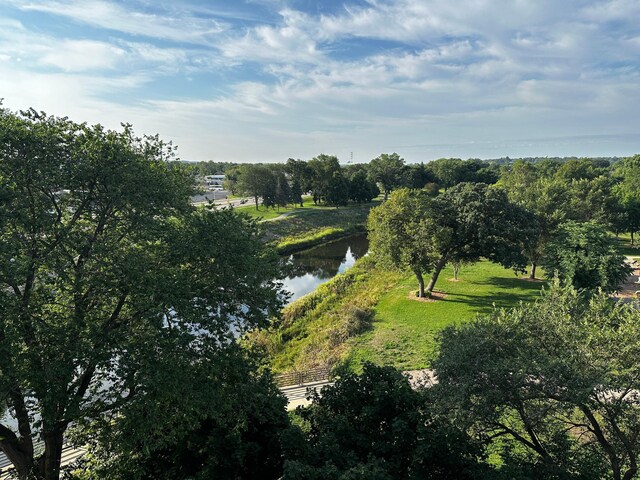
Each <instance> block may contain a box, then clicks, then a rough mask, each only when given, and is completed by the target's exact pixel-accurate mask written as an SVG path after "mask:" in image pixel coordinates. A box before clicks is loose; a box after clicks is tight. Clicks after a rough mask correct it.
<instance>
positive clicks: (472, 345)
mask: <svg viewBox="0 0 640 480" xmlns="http://www.w3.org/2000/svg"><path fill="white" fill-rule="evenodd" d="M638 338H640V311H638V310H637V309H636V308H634V307H633V306H632V305H625V304H621V303H616V302H614V301H612V300H611V299H610V298H609V297H608V296H607V295H606V294H598V295H596V296H594V297H590V298H589V297H587V296H584V295H581V294H580V293H578V292H577V291H576V290H575V289H573V287H571V286H568V287H564V288H560V287H559V286H558V285H556V286H555V287H554V288H553V289H552V290H551V291H550V292H548V293H546V294H545V295H544V296H543V297H542V298H541V299H540V300H539V301H537V302H535V303H531V304H525V305H522V306H520V307H519V308H516V309H510V310H496V311H495V312H494V313H492V314H491V315H488V316H484V317H480V318H478V319H477V320H475V321H474V322H471V323H468V324H463V325H461V326H458V327H450V328H447V329H446V330H444V332H443V333H442V336H441V345H440V351H439V354H438V357H437V359H436V360H435V362H434V364H433V365H434V368H435V369H436V372H437V375H438V380H439V384H438V385H437V386H436V387H435V388H436V389H437V390H438V395H440V396H441V399H442V401H443V402H444V405H445V406H446V407H447V408H449V409H450V411H451V412H452V414H453V415H455V416H457V417H458V418H459V419H460V421H462V422H464V423H466V424H468V425H469V428H470V431H473V432H476V434H477V435H479V436H481V437H487V436H488V437H489V438H492V439H496V440H497V441H498V443H497V444H496V445H498V446H499V447H500V448H501V450H502V455H504V458H507V461H508V463H507V466H506V468H507V470H509V469H519V470H520V472H519V475H515V474H513V475H512V476H510V477H509V478H513V477H516V478H518V477H525V478H558V479H599V478H613V479H616V480H621V479H625V480H630V479H631V478H635V476H636V474H637V472H638V454H640V403H639V402H640V399H639V398H638V391H640V381H639V379H640V367H639V365H638V362H637V359H638V355H639V354H640V342H638ZM434 393H435V392H434ZM499 439H503V440H506V443H504V441H503V442H502V443H500V441H499ZM523 472H524V473H526V474H523Z"/></svg>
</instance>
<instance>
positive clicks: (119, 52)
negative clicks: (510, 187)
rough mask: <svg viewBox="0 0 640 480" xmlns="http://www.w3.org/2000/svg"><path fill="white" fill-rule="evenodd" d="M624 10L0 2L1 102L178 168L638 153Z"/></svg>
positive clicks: (634, 11)
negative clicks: (127, 132)
mask: <svg viewBox="0 0 640 480" xmlns="http://www.w3.org/2000/svg"><path fill="white" fill-rule="evenodd" d="M639 18H640V1H638V0H599V1H589V0H563V1H558V0H536V1H532V0H456V1H452V0H353V1H351V0H345V1H334V0H331V1H311V0H290V1H285V0H247V1H242V0H237V1H231V0H229V1H204V0H202V1H195V0H194V1H189V2H187V1H184V2H180V1H165V0H155V1H154V0H139V1H107V0H69V1H61V0H0V97H4V106H6V107H9V108H11V109H24V108H28V107H34V108H36V109H38V110H44V111H46V112H47V113H51V114H55V115H60V116H69V117H70V118H72V119H74V120H77V121H87V122H90V123H102V124H104V125H106V126H108V127H111V128H117V127H118V126H119V125H120V123H121V122H128V123H132V124H133V125H134V128H135V130H136V132H138V133H150V134H153V133H159V134H160V136H161V137H162V138H163V139H165V140H172V141H173V142H174V143H175V144H177V145H178V147H179V149H178V152H179V156H180V157H181V158H183V159H187V160H218V161H223V160H226V161H240V162H251V161H267V162H277V161H285V160H286V159H287V158H288V157H295V158H302V159H309V158H311V157H313V156H315V155H317V154H319V153H327V154H335V155H338V157H339V158H340V159H341V160H342V161H345V162H346V161H347V160H349V159H350V156H351V152H353V160H354V162H366V161H369V160H370V159H371V158H373V157H376V156H377V155H379V154H380V153H383V152H393V151H395V152H398V153H399V154H400V155H401V156H403V157H404V158H405V159H407V161H410V162H416V161H428V160H431V159H435V158H439V157H461V158H469V157H479V158H496V157H502V156H506V155H508V156H511V157H518V156H544V155H549V156H556V155H559V156H563V155H578V156H599V155H605V156H609V155H618V156H626V155H630V154H634V153H638V152H640V119H639V116H640V114H639V112H640V26H639V24H638V19H639Z"/></svg>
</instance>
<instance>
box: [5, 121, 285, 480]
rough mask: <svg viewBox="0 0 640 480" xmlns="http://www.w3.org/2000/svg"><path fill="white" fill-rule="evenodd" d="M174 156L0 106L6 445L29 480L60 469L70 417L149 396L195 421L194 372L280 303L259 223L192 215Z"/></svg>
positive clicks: (154, 141)
mask: <svg viewBox="0 0 640 480" xmlns="http://www.w3.org/2000/svg"><path fill="white" fill-rule="evenodd" d="M170 154H171V148H170V146H167V145H165V144H163V143H162V142H161V141H160V140H159V139H158V138H157V137H146V138H137V137H135V136H134V134H133V132H132V130H131V128H130V127H129V126H125V127H124V130H123V131H122V132H120V133H118V132H114V131H109V130H105V129H103V128H102V127H100V126H92V127H91V126H87V125H84V124H83V125H78V124H75V123H73V122H71V121H69V120H67V119H64V118H55V117H48V116H46V115H44V114H41V113H36V112H33V111H29V112H23V113H21V114H14V113H12V112H9V111H6V110H2V111H1V112H0V192H1V195H2V197H3V201H2V202H1V203H0V252H1V254H2V256H3V258H6V259H8V261H6V262H2V263H1V264H0V310H1V311H2V313H3V314H2V316H1V317H0V338H1V340H2V341H1V342H0V372H2V375H1V376H0V395H1V398H2V400H3V401H6V403H7V405H8V407H9V411H10V413H11V416H12V417H13V419H14V420H15V423H16V424H17V429H14V428H12V427H11V426H9V425H1V426H0V447H1V448H2V450H3V451H4V452H5V453H6V454H7V456H8V457H9V459H10V460H11V461H12V462H13V464H14V466H15V467H16V469H17V470H18V473H19V474H20V475H21V476H23V477H24V476H27V475H32V476H34V477H36V478H47V479H54V478H57V476H58V465H59V460H60V454H61V448H62V441H63V437H64V435H65V433H66V431H67V429H68V428H69V427H70V425H77V426H79V425H81V424H83V423H84V422H92V421H96V422H100V421H103V422H108V421H109V419H111V418H114V417H116V416H117V415H118V414H119V413H120V412H122V409H123V408H125V407H127V406H128V405H132V404H136V403H137V404H138V405H144V404H145V403H144V399H145V398H153V397H149V396H148V393H149V392H150V391H159V390H162V392H163V393H162V395H163V398H164V402H165V403H164V404H165V405H169V404H170V402H169V399H173V402H174V403H173V405H176V406H177V405H180V406H181V408H182V415H183V418H184V421H185V424H188V423H189V422H190V419H191V418H192V416H193V415H194V412H196V411H197V409H196V407H195V405H197V403H196V404H192V403H191V400H192V398H191V397H190V396H185V395H184V393H185V391H190V390H193V389H194V387H195V386H196V385H198V384H197V383H191V381H192V380H193V379H194V378H197V377H194V375H196V373H197V368H196V366H197V367H201V368H203V369H205V371H207V369H214V368H215V365H216V359H217V358H224V355H223V356H222V357H218V356H217V352H219V351H224V350H225V349H227V348H231V347H232V346H233V343H234V338H235V335H236V334H237V332H241V331H244V330H246V329H249V328H252V327H255V326H259V325H265V324H266V322H267V319H268V316H269V315H272V314H277V312H278V310H279V308H280V306H281V301H280V299H279V296H278V291H279V283H278V282H277V281H274V280H273V279H274V278H276V279H277V278H278V276H279V270H278V264H277V258H276V256H275V254H274V252H272V251H270V250H268V249H266V248H265V246H264V243H263V242H262V240H261V236H260V230H259V228H258V225H257V224H256V223H255V222H253V221H250V220H248V219H247V218H245V217H243V216H241V215H238V214H235V213H234V212H233V211H230V210H222V211H215V210H206V209H195V208H193V207H192V206H191V205H190V204H189V194H190V193H191V192H192V185H193V179H192V178H191V177H190V176H189V175H188V174H187V173H186V171H185V169H184V168H181V167H179V166H178V165H176V164H173V163H170V162H167V161H165V159H166V158H170ZM205 367H206V368H205ZM192 370H193V371H192ZM209 371H210V370H209ZM160 386H161V387H160ZM138 402H139V403H138ZM194 402H195V400H194ZM148 406H149V408H152V407H153V404H150V405H148ZM154 428H156V429H159V428H161V425H156V426H155V427H154ZM173 434H174V432H173V431H171V430H169V431H168V432H167V433H166V436H167V438H170V437H171V436H172V435H173ZM38 437H39V438H42V439H43V440H44V442H45V450H44V453H42V455H40V454H36V453H35V452H34V448H33V443H34V440H35V439H36V438H38Z"/></svg>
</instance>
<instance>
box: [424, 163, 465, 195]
mask: <svg viewBox="0 0 640 480" xmlns="http://www.w3.org/2000/svg"><path fill="white" fill-rule="evenodd" d="M427 169H428V171H429V172H430V173H431V174H432V175H433V176H434V177H435V178H436V179H437V183H438V184H439V185H440V186H442V187H443V188H451V187H453V186H454V185H457V184H458V183H462V182H466V181H468V180H470V179H469V168H468V165H467V164H466V162H464V161H463V160H461V159H459V158H439V159H438V160H434V161H432V162H429V163H428V164H427Z"/></svg>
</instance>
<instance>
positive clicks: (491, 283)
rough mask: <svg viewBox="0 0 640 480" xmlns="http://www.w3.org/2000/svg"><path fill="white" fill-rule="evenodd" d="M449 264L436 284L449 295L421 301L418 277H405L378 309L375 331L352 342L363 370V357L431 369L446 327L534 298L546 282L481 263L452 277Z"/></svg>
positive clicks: (353, 355)
mask: <svg viewBox="0 0 640 480" xmlns="http://www.w3.org/2000/svg"><path fill="white" fill-rule="evenodd" d="M452 277H453V271H452V269H451V267H447V268H446V269H445V270H444V271H443V272H442V274H441V275H440V279H439V280H438V283H437V284H436V290H437V291H439V292H441V293H443V294H444V298H441V299H438V300H435V301H426V302H424V301H418V300H417V299H416V298H415V291H416V289H417V284H416V280H415V278H414V277H413V276H412V275H407V276H405V277H404V279H403V280H402V282H400V283H399V284H398V285H397V286H396V287H395V288H393V289H392V290H391V291H389V292H388V293H386V294H385V295H384V296H382V298H381V299H380V301H379V302H378V304H377V306H376V308H375V317H374V321H373V324H372V327H373V328H372V329H371V330H370V331H368V332H366V333H365V334H363V335H362V336H360V337H358V338H357V339H354V340H353V341H352V349H351V352H350V354H349V357H348V359H347V362H348V363H349V364H350V365H351V366H352V368H356V369H357V368H358V366H359V365H360V364H361V363H362V361H365V360H367V361H372V362H375V363H378V364H385V365H393V366H395V367H398V368H401V369H404V370H407V369H417V368H426V367H428V366H429V361H430V358H432V356H433V355H434V353H435V348H436V341H435V337H436V335H437V333H438V332H439V331H440V330H442V329H443V328H445V327H447V326H449V325H452V324H455V323H459V322H465V321H469V320H471V319H473V318H474V317H475V316H476V315H478V314H485V313H489V312H490V311H491V310H492V309H493V308H506V307H514V306H516V305H518V304H519V303H520V302H528V301H531V300H533V299H535V298H536V297H537V296H538V295H539V292H540V289H541V288H542V286H543V285H544V284H545V282H541V281H533V282H532V281H528V280H526V279H523V278H519V277H516V276H515V275H514V273H513V271H511V270H506V269H504V268H503V267H501V266H499V265H495V264H493V263H490V262H488V261H482V262H479V263H477V264H474V265H469V266H466V267H463V268H462V271H461V273H460V277H459V280H458V281H457V282H455V281H453V279H452Z"/></svg>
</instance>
